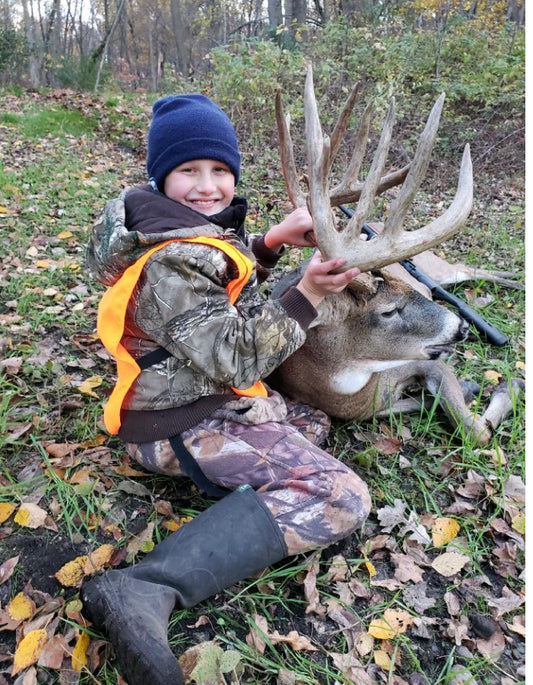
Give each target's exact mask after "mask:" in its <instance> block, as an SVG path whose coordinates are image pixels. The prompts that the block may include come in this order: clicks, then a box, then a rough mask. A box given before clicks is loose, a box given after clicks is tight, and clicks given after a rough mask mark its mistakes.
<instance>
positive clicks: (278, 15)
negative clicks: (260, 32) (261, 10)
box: [268, 0, 283, 29]
mask: <svg viewBox="0 0 533 685" xmlns="http://www.w3.org/2000/svg"><path fill="white" fill-rule="evenodd" d="M282 23H283V12H282V11H281V0H268V25H269V27H270V28H271V29H277V28H278V26H281V24H282Z"/></svg>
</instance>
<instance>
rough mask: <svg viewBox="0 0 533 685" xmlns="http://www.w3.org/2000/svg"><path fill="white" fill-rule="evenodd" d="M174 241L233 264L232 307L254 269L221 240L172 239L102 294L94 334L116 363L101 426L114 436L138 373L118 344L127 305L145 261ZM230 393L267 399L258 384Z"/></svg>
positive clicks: (149, 254)
mask: <svg viewBox="0 0 533 685" xmlns="http://www.w3.org/2000/svg"><path fill="white" fill-rule="evenodd" d="M173 242H188V243H202V244H204V245H211V246H212V247H216V248H218V249H219V250H222V251H223V252H224V253H225V254H226V255H227V256H228V257H230V259H232V260H233V261H234V262H235V264H236V266H237V270H238V276H237V277H236V278H234V279H233V280H232V281H230V282H229V283H228V285H227V286H226V290H227V291H228V295H229V301H230V302H231V304H234V302H235V300H236V299H237V298H238V297H239V294H240V292H241V290H242V289H243V287H244V286H245V285H246V283H247V282H248V279H249V278H250V276H251V274H252V271H253V268H254V267H253V264H252V262H251V261H250V260H249V259H248V257H246V256H245V255H243V254H242V252H240V251H239V250H238V249H237V248H236V247H234V246H233V245H231V244H230V243H228V242H226V241H225V240H221V239H220V238H211V237H204V236H199V237H197V238H172V239H171V240H167V241H165V242H163V243H161V244H159V245H156V246H155V247H153V248H152V249H151V250H148V251H147V252H145V253H144V254H143V255H142V257H140V258H139V259H138V260H137V261H136V262H134V263H133V264H132V265H131V266H129V267H128V268H127V269H126V270H125V271H124V273H123V274H122V276H121V277H120V278H119V280H118V281H117V282H116V283H115V284H114V285H113V286H112V287H111V288H109V290H107V291H106V292H105V293H104V296H103V297H102V299H101V301H100V305H99V307H98V324H97V332H98V336H99V338H100V340H101V341H102V343H103V344H104V346H105V348H106V349H107V351H108V352H109V353H110V354H111V355H112V356H113V357H114V358H115V360H116V362H117V382H116V384H115V387H114V388H113V392H112V393H111V395H110V397H109V399H108V401H107V403H106V405H105V407H104V423H105V426H106V428H107V430H108V431H109V433H111V435H116V434H117V433H118V431H119V429H120V424H121V418H120V410H121V408H122V403H123V402H124V398H125V397H126V394H127V393H128V391H129V389H130V388H131V386H132V385H133V382H134V381H135V379H136V378H137V376H138V375H139V374H140V373H141V367H140V366H139V364H137V362H136V361H135V359H134V358H133V357H132V356H131V354H130V353H129V352H128V351H127V350H126V348H125V347H124V346H123V345H122V343H121V342H120V341H121V340H122V336H123V335H124V325H125V320H126V310H127V307H128V303H129V300H130V298H131V296H132V294H133V290H134V289H135V286H136V285H137V282H138V280H139V278H140V276H141V272H142V270H143V267H144V265H145V264H146V262H147V261H148V259H149V258H150V257H151V256H152V255H153V254H154V252H157V251H158V250H161V249H162V248H163V247H166V246H167V245H169V244H170V243H173ZM232 390H233V391H234V392H235V393H237V394H238V395H245V396H247V397H253V396H261V397H266V396H267V394H268V393H267V390H266V388H265V386H264V385H263V383H261V381H257V382H256V383H254V385H252V386H251V387H249V388H246V389H245V390H238V389H237V388H232Z"/></svg>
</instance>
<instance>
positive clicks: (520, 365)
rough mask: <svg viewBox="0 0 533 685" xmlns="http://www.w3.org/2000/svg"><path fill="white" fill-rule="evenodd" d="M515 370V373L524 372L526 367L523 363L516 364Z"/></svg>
mask: <svg viewBox="0 0 533 685" xmlns="http://www.w3.org/2000/svg"><path fill="white" fill-rule="evenodd" d="M515 369H517V371H525V370H526V365H525V363H524V362H516V364H515Z"/></svg>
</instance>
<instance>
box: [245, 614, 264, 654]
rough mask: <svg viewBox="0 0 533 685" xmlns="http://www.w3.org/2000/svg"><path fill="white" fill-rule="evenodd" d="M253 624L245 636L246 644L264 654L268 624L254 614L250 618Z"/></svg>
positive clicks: (262, 617) (261, 617)
mask: <svg viewBox="0 0 533 685" xmlns="http://www.w3.org/2000/svg"><path fill="white" fill-rule="evenodd" d="M252 620H253V623H254V624H255V625H252V626H251V627H250V632H249V633H248V635H247V636H246V644H247V645H249V646H250V647H252V648H253V649H255V650H256V651H258V652H259V654H264V652H265V649H266V642H265V636H267V635H268V622H267V620H266V618H265V617H264V616H260V615H259V614H254V615H253V616H252Z"/></svg>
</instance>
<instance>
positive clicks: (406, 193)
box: [384, 93, 444, 233]
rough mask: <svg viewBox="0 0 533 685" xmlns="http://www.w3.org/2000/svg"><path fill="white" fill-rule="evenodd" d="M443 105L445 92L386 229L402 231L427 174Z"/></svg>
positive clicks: (386, 224) (433, 113) (430, 121)
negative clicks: (408, 212)
mask: <svg viewBox="0 0 533 685" xmlns="http://www.w3.org/2000/svg"><path fill="white" fill-rule="evenodd" d="M443 105H444V93H441V95H440V96H439V98H438V99H437V101H436V102H435V104H434V105H433V108H432V110H431V112H430V115H429V117H428V120H427V122H426V126H425V128H424V131H423V132H422V135H421V136H420V140H419V142H418V146H417V149H416V152H415V156H414V159H413V161H412V162H411V168H410V169H409V173H408V174H407V177H406V179H405V181H404V183H403V185H402V189H401V191H400V193H399V194H398V197H397V198H396V199H395V200H394V201H393V203H392V204H391V207H390V210H389V215H388V217H387V220H386V221H385V226H384V231H387V232H389V231H390V232H391V233H397V232H398V231H400V229H401V227H402V225H403V221H404V219H405V216H406V214H407V211H408V209H409V207H410V206H411V203H412V202H413V198H414V196H415V194H416V192H417V190H418V188H419V187H420V184H421V183H422V181H423V180H424V177H425V175H426V171H427V168H428V165H429V160H430V157H431V151H432V150H433V145H434V143H435V138H436V136H437V131H438V128H439V122H440V115H441V112H442V107H443Z"/></svg>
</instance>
